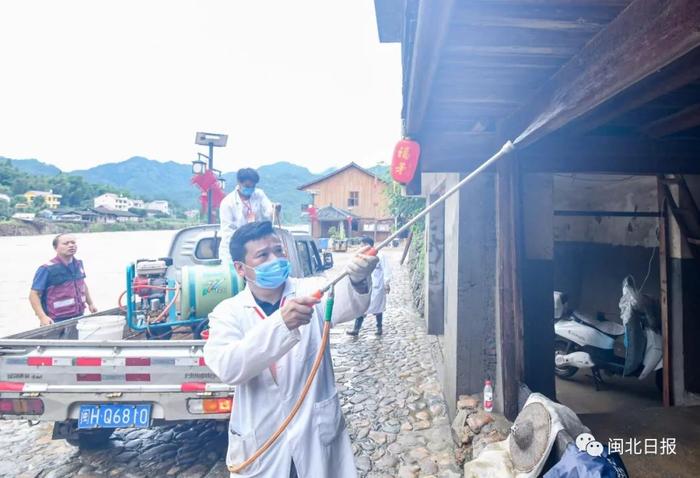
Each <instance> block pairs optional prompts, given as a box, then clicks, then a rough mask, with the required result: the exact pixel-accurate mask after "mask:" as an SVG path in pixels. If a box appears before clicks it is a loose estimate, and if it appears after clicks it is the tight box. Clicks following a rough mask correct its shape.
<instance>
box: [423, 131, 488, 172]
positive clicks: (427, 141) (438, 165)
mask: <svg viewBox="0 0 700 478" xmlns="http://www.w3.org/2000/svg"><path fill="white" fill-rule="evenodd" d="M419 141H420V145H421V159H420V165H421V170H422V171H423V172H426V173H427V172H465V171H471V170H473V169H474V168H475V167H476V166H478V165H479V164H481V163H483V162H484V161H485V160H487V159H488V157H489V156H491V155H492V154H493V153H495V152H496V149H497V148H496V143H497V137H496V134H495V133H441V134H429V135H425V136H422V137H421V138H419ZM484 155H488V156H486V157H484Z"/></svg>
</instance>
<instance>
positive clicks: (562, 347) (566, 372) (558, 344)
mask: <svg viewBox="0 0 700 478" xmlns="http://www.w3.org/2000/svg"><path fill="white" fill-rule="evenodd" d="M570 345H571V344H569V343H567V342H565V341H563V340H555V341H554V358H556V357H557V355H566V354H568V353H570V352H571V351H570V348H571V347H570ZM576 372H578V367H572V366H570V365H567V366H564V367H557V366H556V365H555V366H554V374H555V375H556V376H557V377H559V378H571V377H573V376H574V375H575V374H576Z"/></svg>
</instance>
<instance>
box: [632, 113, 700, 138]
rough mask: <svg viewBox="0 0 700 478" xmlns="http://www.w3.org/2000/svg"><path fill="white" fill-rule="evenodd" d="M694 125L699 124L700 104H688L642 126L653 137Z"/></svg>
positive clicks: (676, 131)
mask: <svg viewBox="0 0 700 478" xmlns="http://www.w3.org/2000/svg"><path fill="white" fill-rule="evenodd" d="M696 126H700V105H693V106H689V107H688V108H685V109H683V110H681V111H679V112H678V113H675V114H672V115H670V116H667V117H665V118H661V119H660V120H657V121H654V122H653V123H651V124H650V125H649V126H647V127H646V128H644V131H645V132H646V133H647V134H648V135H649V136H651V137H653V138H661V137H663V136H668V135H671V134H674V133H678V132H680V131H685V130H688V129H691V128H695V127H696Z"/></svg>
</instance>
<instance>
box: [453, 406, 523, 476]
mask: <svg viewBox="0 0 700 478" xmlns="http://www.w3.org/2000/svg"><path fill="white" fill-rule="evenodd" d="M511 426H512V423H511V422H509V421H508V420H507V419H506V418H505V417H504V416H503V415H500V414H498V413H489V412H486V411H484V408H483V406H482V402H481V396H480V395H461V396H460V397H459V401H458V402H457V416H456V417H455V419H454V420H453V421H452V438H453V439H454V441H455V443H456V444H457V446H458V447H459V448H458V449H457V451H456V456H457V460H458V463H459V465H460V466H463V465H464V463H466V462H468V461H471V460H473V459H474V458H476V457H478V456H479V454H480V453H481V452H482V451H483V450H484V448H486V446H487V445H489V444H491V443H496V442H499V441H503V440H505V439H506V438H507V437H508V434H509V433H510V427H511Z"/></svg>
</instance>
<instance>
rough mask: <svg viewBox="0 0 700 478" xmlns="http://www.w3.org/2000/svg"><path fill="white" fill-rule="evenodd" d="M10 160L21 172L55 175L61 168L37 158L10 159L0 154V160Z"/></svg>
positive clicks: (59, 172)
mask: <svg viewBox="0 0 700 478" xmlns="http://www.w3.org/2000/svg"><path fill="white" fill-rule="evenodd" d="M5 159H9V160H10V164H11V165H12V166H14V167H15V168H17V169H19V170H20V171H22V172H23V173H27V174H34V175H36V176H57V175H59V174H61V170H60V169H58V168H57V167H56V166H52V165H51V164H46V163H42V162H41V161H39V160H37V159H10V158H5V157H3V156H0V161H3V160H5Z"/></svg>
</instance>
